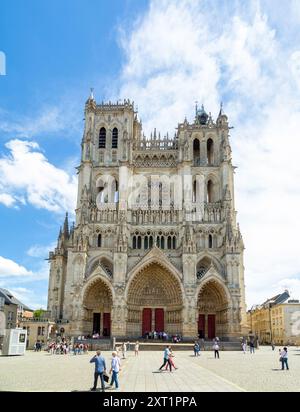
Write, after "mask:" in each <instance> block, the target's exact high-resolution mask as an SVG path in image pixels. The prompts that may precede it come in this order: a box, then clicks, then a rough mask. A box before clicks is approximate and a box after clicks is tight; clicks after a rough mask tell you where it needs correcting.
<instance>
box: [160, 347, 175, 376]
mask: <svg viewBox="0 0 300 412" xmlns="http://www.w3.org/2000/svg"><path fill="white" fill-rule="evenodd" d="M173 358H174V353H173V351H172V348H171V346H167V347H166V348H165V350H164V361H163V364H162V365H161V367H160V368H159V369H158V370H159V371H161V370H162V369H163V367H165V370H168V367H169V369H170V372H172V368H174V369H175V370H176V369H178V368H176V366H175V364H174V361H173Z"/></svg>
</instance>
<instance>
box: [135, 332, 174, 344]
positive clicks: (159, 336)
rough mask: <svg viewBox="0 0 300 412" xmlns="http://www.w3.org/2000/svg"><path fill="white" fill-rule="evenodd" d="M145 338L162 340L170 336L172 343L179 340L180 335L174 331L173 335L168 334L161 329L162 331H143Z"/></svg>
mask: <svg viewBox="0 0 300 412" xmlns="http://www.w3.org/2000/svg"><path fill="white" fill-rule="evenodd" d="M143 337H144V338H145V339H159V340H163V341H167V340H169V339H170V338H172V341H173V342H174V343H177V342H180V341H181V335H179V334H178V333H176V334H175V335H172V336H170V335H169V334H168V333H167V332H165V331H163V332H156V331H155V330H153V331H152V332H151V331H150V332H145V334H144V336H143Z"/></svg>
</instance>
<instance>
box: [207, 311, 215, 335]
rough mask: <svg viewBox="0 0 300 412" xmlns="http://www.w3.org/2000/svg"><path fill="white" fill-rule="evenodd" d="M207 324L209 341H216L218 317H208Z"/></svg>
mask: <svg viewBox="0 0 300 412" xmlns="http://www.w3.org/2000/svg"><path fill="white" fill-rule="evenodd" d="M207 323H208V325H207V326H208V339H214V338H215V337H216V315H208V316H207Z"/></svg>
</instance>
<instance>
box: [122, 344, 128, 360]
mask: <svg viewBox="0 0 300 412" xmlns="http://www.w3.org/2000/svg"><path fill="white" fill-rule="evenodd" d="M126 352H127V345H126V342H123V345H122V353H123V359H126Z"/></svg>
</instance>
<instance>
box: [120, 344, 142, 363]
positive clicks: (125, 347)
mask: <svg viewBox="0 0 300 412" xmlns="http://www.w3.org/2000/svg"><path fill="white" fill-rule="evenodd" d="M139 349H140V343H139V341H136V342H135V344H134V355H135V356H138V354H139ZM129 350H130V342H123V343H122V344H121V346H116V347H115V351H116V353H117V356H118V357H119V354H120V353H122V356H123V359H126V356H127V351H129Z"/></svg>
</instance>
